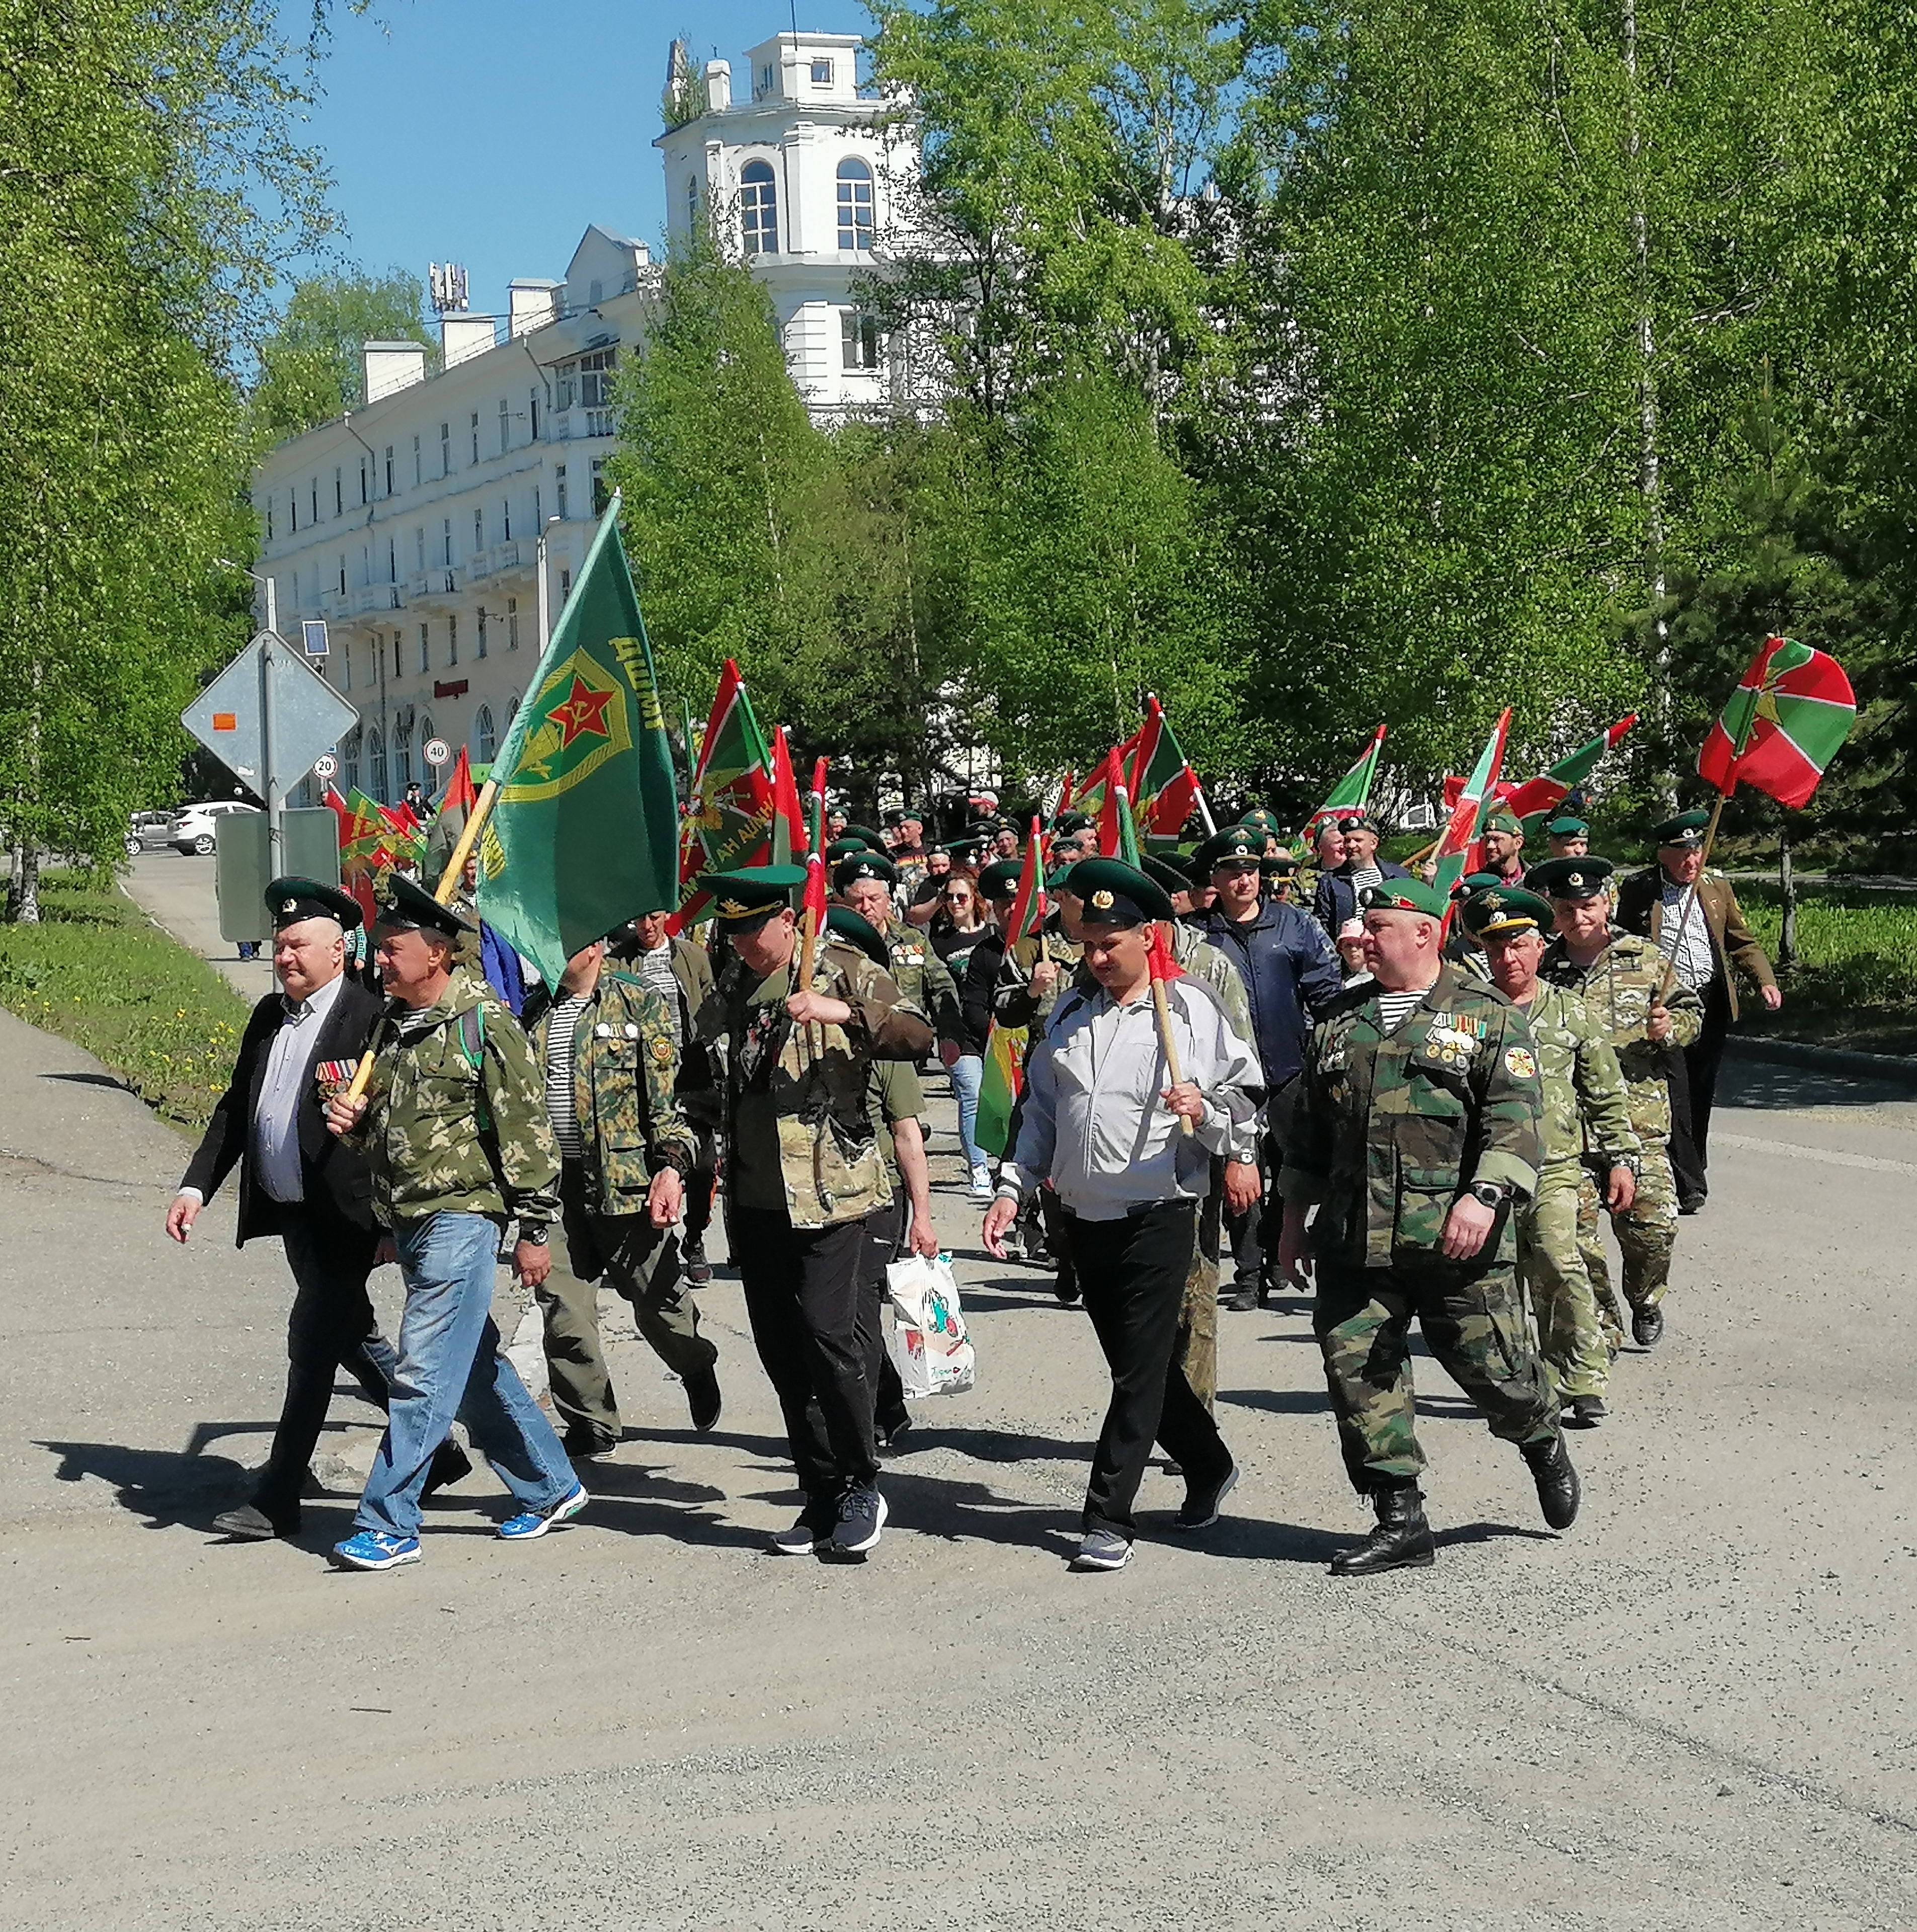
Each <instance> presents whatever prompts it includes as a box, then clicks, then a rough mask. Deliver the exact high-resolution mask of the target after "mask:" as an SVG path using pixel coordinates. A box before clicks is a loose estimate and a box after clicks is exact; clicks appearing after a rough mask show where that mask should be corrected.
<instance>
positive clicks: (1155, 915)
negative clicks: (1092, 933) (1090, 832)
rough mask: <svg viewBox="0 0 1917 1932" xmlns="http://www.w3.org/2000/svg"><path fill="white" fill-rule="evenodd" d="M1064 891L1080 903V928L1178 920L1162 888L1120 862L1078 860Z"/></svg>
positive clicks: (1119, 860) (1140, 924) (1154, 881)
mask: <svg viewBox="0 0 1917 1932" xmlns="http://www.w3.org/2000/svg"><path fill="white" fill-rule="evenodd" d="M1067 889H1068V890H1069V891H1070V892H1071V894H1072V896H1073V898H1076V899H1078V900H1079V901H1082V910H1081V911H1080V913H1079V924H1080V925H1081V926H1143V925H1144V924H1145V922H1146V921H1147V920H1148V919H1175V918H1176V917H1177V916H1178V914H1177V913H1176V911H1175V910H1174V909H1173V907H1172V901H1171V899H1170V898H1169V897H1168V896H1167V895H1166V890H1165V888H1164V887H1163V886H1161V885H1160V884H1159V883H1158V882H1157V880H1155V879H1153V878H1151V877H1148V876H1147V875H1146V874H1145V873H1143V872H1142V871H1139V869H1138V868H1136V866H1133V865H1127V864H1126V863H1125V862H1124V860H1123V859H1080V860H1079V862H1078V863H1077V864H1076V865H1074V866H1073V868H1072V878H1071V883H1070V886H1069V887H1068V888H1067Z"/></svg>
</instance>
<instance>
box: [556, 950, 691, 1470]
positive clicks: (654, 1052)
mask: <svg viewBox="0 0 1917 1932" xmlns="http://www.w3.org/2000/svg"><path fill="white" fill-rule="evenodd" d="M570 1004H571V1002H570V1001H569V999H568V996H567V995H566V994H565V991H564V989H561V990H560V992H559V993H558V994H557V995H551V994H548V993H546V992H543V991H542V992H538V993H537V994H535V995H534V996H533V999H532V1001H529V1002H528V1004H527V1007H526V1026H527V1029H528V1031H529V1033H530V1034H531V1035H532V1039H533V1040H534V1041H535V1043H536V1045H537V1047H538V1055H539V1068H540V1074H541V1080H542V1082H543V1083H544V1086H545V1090H546V1095H547V1110H548V1112H549V1113H550V1112H552V1111H553V1109H555V1108H557V1109H560V1110H561V1112H559V1114H558V1115H557V1116H556V1118H555V1119H554V1121H553V1127H554V1134H555V1138H556V1139H557V1140H558V1142H559V1148H560V1153H561V1156H562V1158H561V1160H560V1164H559V1205H560V1214H561V1220H562V1224H563V1226H564V1228H565V1264H566V1265H562V1262H561V1260H560V1258H559V1256H556V1255H555V1256H553V1268H552V1272H551V1273H550V1274H548V1275H547V1277H546V1279H545V1280H544V1281H543V1282H542V1283H540V1285H539V1286H538V1289H537V1290H535V1299H536V1300H537V1301H538V1304H539V1310H540V1315H541V1321H542V1323H543V1326H544V1340H545V1350H546V1367H547V1374H548V1376H549V1379H550V1383H551V1386H552V1394H553V1408H554V1409H556V1410H557V1411H558V1412H559V1418H560V1420H561V1421H562V1422H563V1423H564V1424H565V1428H566V1446H567V1448H568V1449H569V1450H571V1452H572V1453H573V1454H575V1455H578V1454H596V1453H597V1452H598V1451H600V1450H602V1449H605V1448H610V1447H611V1446H612V1445H613V1444H615V1443H616V1442H618V1440H619V1433H620V1423H619V1405H618V1403H617V1401H616V1399H615V1397H614V1396H613V1387H612V1378H611V1376H610V1374H609V1373H608V1372H607V1367H606V1359H605V1352H604V1348H603V1346H602V1345H601V1341H600V1337H599V1322H598V1286H597V1284H598V1283H599V1282H600V1281H601V1280H604V1281H605V1282H606V1283H607V1284H608V1285H609V1286H610V1287H611V1288H612V1289H613V1291H614V1292H615V1293H616V1294H618V1295H620V1296H621V1297H622V1298H623V1299H624V1300H625V1301H628V1302H629V1303H630V1304H631V1307H632V1313H633V1317H634V1321H635V1322H636V1323H637V1326H638V1330H639V1332H640V1334H641V1335H643V1337H645V1338H646V1341H647V1342H648V1343H649V1344H650V1345H651V1346H652V1351H653V1352H654V1353H655V1355H657V1356H658V1358H659V1359H660V1361H662V1362H664V1364H665V1365H666V1367H667V1368H668V1369H669V1370H671V1371H672V1373H673V1374H674V1375H676V1376H678V1377H679V1379H680V1380H681V1381H682V1382H684V1383H685V1387H686V1392H687V1396H688V1400H690V1402H691V1406H692V1410H693V1423H694V1427H697V1428H708V1429H709V1428H710V1427H712V1424H713V1422H715V1421H717V1420H718V1385H717V1383H716V1382H715V1380H714V1379H713V1375H712V1365H713V1364H714V1362H715V1361H716V1360H717V1358H718V1351H717V1350H716V1349H715V1348H714V1347H713V1346H712V1343H711V1342H710V1341H709V1340H707V1339H706V1337H704V1336H703V1335H701V1334H700V1332H699V1316H698V1310H697V1307H696V1306H695V1304H694V1301H693V1298H692V1295H691V1292H690V1291H689V1289H688V1288H687V1286H686V1285H685V1279H684V1275H683V1271H682V1265H681V1254H680V1247H679V1241H677V1240H676V1238H675V1237H674V1234H673V1230H672V1229H670V1228H655V1227H654V1226H653V1225H652V1216H651V1214H650V1213H649V1211H648V1208H647V1205H646V1202H647V1195H648V1192H649V1190H650V1188H651V1186H652V1179H653V1177H654V1175H656V1174H658V1173H659V1172H661V1170H662V1169H665V1168H667V1167H670V1168H673V1169H676V1171H677V1172H678V1174H679V1178H680V1179H681V1180H682V1181H684V1180H685V1179H686V1178H687V1177H688V1175H690V1174H691V1171H692V1168H693V1165H694V1153H693V1133H692V1129H691V1126H690V1125H689V1124H688V1122H687V1121H686V1119H685V1116H684V1115H683V1114H682V1112H681V1111H680V1108H679V1098H678V1093H677V1087H678V1074H679V1036H678V1029H677V1028H676V1026H675V1025H674V1024H673V1015H672V1013H671V1012H670V1010H668V1008H667V1005H666V1004H665V1001H664V999H663V998H661V995H660V994H659V993H658V991H657V990H656V989H655V988H653V987H652V986H648V985H647V984H646V983H645V982H644V981H643V980H641V979H640V978H639V977H638V976H637V974H631V973H628V972H625V971H621V970H619V968H616V967H614V966H613V965H610V964H607V965H602V966H601V968H600V971H599V976H598V982H597V983H596V984H595V986H594V987H593V989H592V992H591V993H590V994H589V995H586V996H585V1001H584V1004H583V1006H582V1007H580V1009H579V1010H577V1012H570V1011H568V1007H569V1006H570ZM561 1016H564V1017H565V1020H566V1022H567V1031H566V1033H565V1037H564V1038H562V1039H561V1040H555V1039H554V1038H553V1027H554V1025H556V1023H557V1022H559V1019H560V1017H561ZM568 1063H569V1064H570V1068H571V1080H570V1082H568V1083H566V1087H565V1091H564V1092H563V1094H559V1095H556V1094H554V1091H553V1076H554V1073H555V1069H556V1070H557V1071H558V1072H559V1074H561V1075H563V1074H564V1073H565V1070H566V1067H567V1065H568ZM574 1148H576V1149H577V1151H576V1152H575V1151H573V1150H574Z"/></svg>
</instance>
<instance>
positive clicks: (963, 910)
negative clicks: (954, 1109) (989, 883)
mask: <svg viewBox="0 0 1917 1932" xmlns="http://www.w3.org/2000/svg"><path fill="white" fill-rule="evenodd" d="M991 931H992V922H991V921H990V919H989V918H988V917H987V916H986V906H985V902H984V901H983V899H981V898H980V896H979V878H978V874H977V873H976V872H974V871H973V870H972V869H971V867H969V866H963V867H955V868H953V870H952V871H950V872H949V873H947V875H946V877H945V881H944V886H943V887H942V888H941V891H940V893H939V901H938V911H937V912H935V913H934V914H933V915H932V925H931V926H930V927H929V929H928V931H927V933H926V937H927V938H929V939H930V940H931V941H932V950H933V951H934V952H935V953H937V954H938V956H939V957H940V959H942V960H944V962H945V964H946V965H947V968H950V971H951V974H952V977H953V980H954V982H955V983H957V984H958V985H959V986H963V985H964V984H965V968H966V966H967V965H968V963H969V962H970V961H971V957H972V953H973V950H974V948H975V947H977V945H978V944H979V942H980V940H982V939H983V938H985V937H986V935H987V934H989V932H991ZM958 1048H959V1052H958V1056H957V1058H956V1059H954V1060H953V1062H952V1091H953V1094H954V1096H955V1097H956V1099H957V1100H958V1103H959V1145H960V1146H961V1147H962V1148H963V1149H964V1151H965V1168H966V1171H967V1172H968V1175H970V1177H971V1193H972V1199H974V1201H989V1200H990V1199H992V1170H991V1169H989V1167H987V1166H986V1157H985V1154H984V1153H983V1151H982V1150H981V1148H980V1146H979V1144H978V1142H977V1140H976V1139H974V1137H973V1136H974V1131H975V1130H976V1128H977V1124H978V1118H979V1088H980V1083H981V1082H983V1079H984V1078H985V1050H986V1043H985V1041H984V1040H983V1037H976V1036H975V1034H974V1027H973V1025H972V1023H971V1022H970V1021H969V1020H966V1019H962V1021H961V1025H960V1035H959V1041H958Z"/></svg>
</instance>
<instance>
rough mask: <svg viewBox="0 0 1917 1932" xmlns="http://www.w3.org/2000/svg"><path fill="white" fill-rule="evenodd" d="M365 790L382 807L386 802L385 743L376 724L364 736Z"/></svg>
mask: <svg viewBox="0 0 1917 1932" xmlns="http://www.w3.org/2000/svg"><path fill="white" fill-rule="evenodd" d="M366 777H367V781H368V782H367V789H368V790H369V791H371V793H372V794H373V796H374V797H375V798H376V799H378V800H379V801H380V803H381V804H382V805H384V804H386V802H387V796H386V739H383V737H381V736H380V727H378V726H377V724H376V725H375V726H374V727H373V729H372V730H370V731H369V732H368V733H367V734H366Z"/></svg>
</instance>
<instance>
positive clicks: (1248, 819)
mask: <svg viewBox="0 0 1917 1932" xmlns="http://www.w3.org/2000/svg"><path fill="white" fill-rule="evenodd" d="M1238 823H1240V824H1241V825H1249V826H1253V828H1254V829H1256V830H1258V831H1259V832H1270V833H1271V835H1272V837H1273V838H1277V836H1278V835H1279V833H1280V832H1282V831H1283V829H1285V828H1284V827H1283V826H1282V825H1280V823H1278V814H1277V813H1276V812H1275V811H1266V810H1265V808H1264V807H1263V806H1262V805H1260V806H1259V807H1258V808H1256V810H1255V811H1247V812H1246V813H1244V814H1243V815H1242V816H1241V817H1240V818H1239V820H1238Z"/></svg>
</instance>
